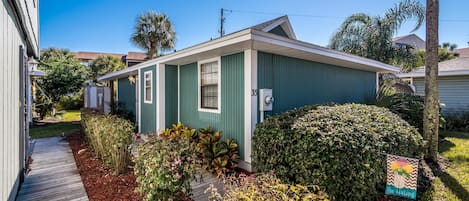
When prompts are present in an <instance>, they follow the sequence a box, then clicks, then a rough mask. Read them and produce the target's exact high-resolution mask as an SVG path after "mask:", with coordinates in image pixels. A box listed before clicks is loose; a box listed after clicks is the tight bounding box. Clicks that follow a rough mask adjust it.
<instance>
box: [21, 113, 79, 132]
mask: <svg viewBox="0 0 469 201" xmlns="http://www.w3.org/2000/svg"><path fill="white" fill-rule="evenodd" d="M73 121H80V111H78V110H76V111H66V113H65V114H63V120H62V121H61V122H57V123H48V124H46V125H44V126H37V127H33V128H31V129H30V130H29V135H30V136H31V138H33V139H37V138H46V137H55V136H60V135H62V133H64V134H65V135H69V134H72V133H74V132H77V131H79V130H80V127H81V126H80V125H79V124H72V122H73Z"/></svg>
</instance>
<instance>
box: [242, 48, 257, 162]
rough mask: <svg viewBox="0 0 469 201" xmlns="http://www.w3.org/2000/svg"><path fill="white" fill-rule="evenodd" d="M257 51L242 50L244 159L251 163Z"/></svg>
mask: <svg viewBox="0 0 469 201" xmlns="http://www.w3.org/2000/svg"><path fill="white" fill-rule="evenodd" d="M253 92H257V51H256V50H252V49H248V50H245V51H244V160H245V161H246V162H247V163H251V149H252V135H253V132H254V129H255V128H256V124H257V94H256V93H253Z"/></svg>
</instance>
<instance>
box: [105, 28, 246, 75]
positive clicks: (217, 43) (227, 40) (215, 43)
mask: <svg viewBox="0 0 469 201" xmlns="http://www.w3.org/2000/svg"><path fill="white" fill-rule="evenodd" d="M251 31H252V29H245V30H242V31H239V32H236V33H233V34H230V35H227V36H224V37H221V38H218V39H215V40H212V41H208V42H205V43H201V44H199V45H195V46H192V47H189V48H186V49H182V50H180V51H177V52H174V53H171V54H168V55H164V56H161V57H158V58H155V59H152V60H148V61H146V62H143V63H139V64H136V65H134V66H132V67H130V68H126V69H123V70H120V71H116V72H113V73H109V74H107V75H104V76H101V77H99V78H98V81H103V80H108V79H112V78H114V77H118V76H120V75H122V74H125V73H129V72H133V71H135V72H136V71H137V70H138V69H141V68H145V67H148V66H151V65H157V64H158V63H168V61H171V60H174V59H179V58H183V57H187V56H190V55H193V54H197V53H201V52H205V51H208V50H212V49H216V48H220V47H224V46H228V45H232V44H236V43H240V42H243V41H247V40H250V39H251Z"/></svg>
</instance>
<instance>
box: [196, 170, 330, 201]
mask: <svg viewBox="0 0 469 201" xmlns="http://www.w3.org/2000/svg"><path fill="white" fill-rule="evenodd" d="M224 181H225V183H224V185H225V193H224V195H223V196H221V195H220V194H219V193H218V189H216V188H215V187H214V186H213V185H212V186H210V187H209V188H208V189H207V190H206V191H205V192H206V193H210V195H209V200H212V201H221V200H223V201H238V200H245V201H255V200H278V201H297V200H309V201H328V200H329V199H328V196H327V194H326V193H324V192H322V191H320V190H319V187H318V186H311V187H310V188H308V187H307V186H303V185H299V184H295V185H287V184H283V183H282V182H281V181H280V179H277V178H276V177H275V175H273V174H271V173H270V174H261V175H257V176H254V175H252V176H240V177H239V178H237V177H233V176H232V177H228V178H227V179H224Z"/></svg>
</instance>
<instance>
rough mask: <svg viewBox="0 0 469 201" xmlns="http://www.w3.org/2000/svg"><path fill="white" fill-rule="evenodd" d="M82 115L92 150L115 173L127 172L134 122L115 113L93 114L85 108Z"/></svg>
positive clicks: (83, 125)
mask: <svg viewBox="0 0 469 201" xmlns="http://www.w3.org/2000/svg"><path fill="white" fill-rule="evenodd" d="M81 115H82V116H81V122H82V124H81V125H82V127H83V130H84V133H85V134H86V136H87V139H88V141H89V144H90V146H91V148H92V150H93V151H94V152H95V153H96V155H97V156H98V157H99V158H101V159H102V160H103V161H104V162H105V163H107V164H108V165H110V166H111V167H112V168H113V170H114V173H115V174H119V173H123V172H125V170H126V169H127V167H128V165H129V159H130V150H129V146H130V145H131V144H132V131H133V130H134V126H133V124H132V123H131V122H130V121H128V120H125V119H122V118H119V117H117V116H113V115H99V114H91V113H90V112H86V111H84V110H82V113H81Z"/></svg>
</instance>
